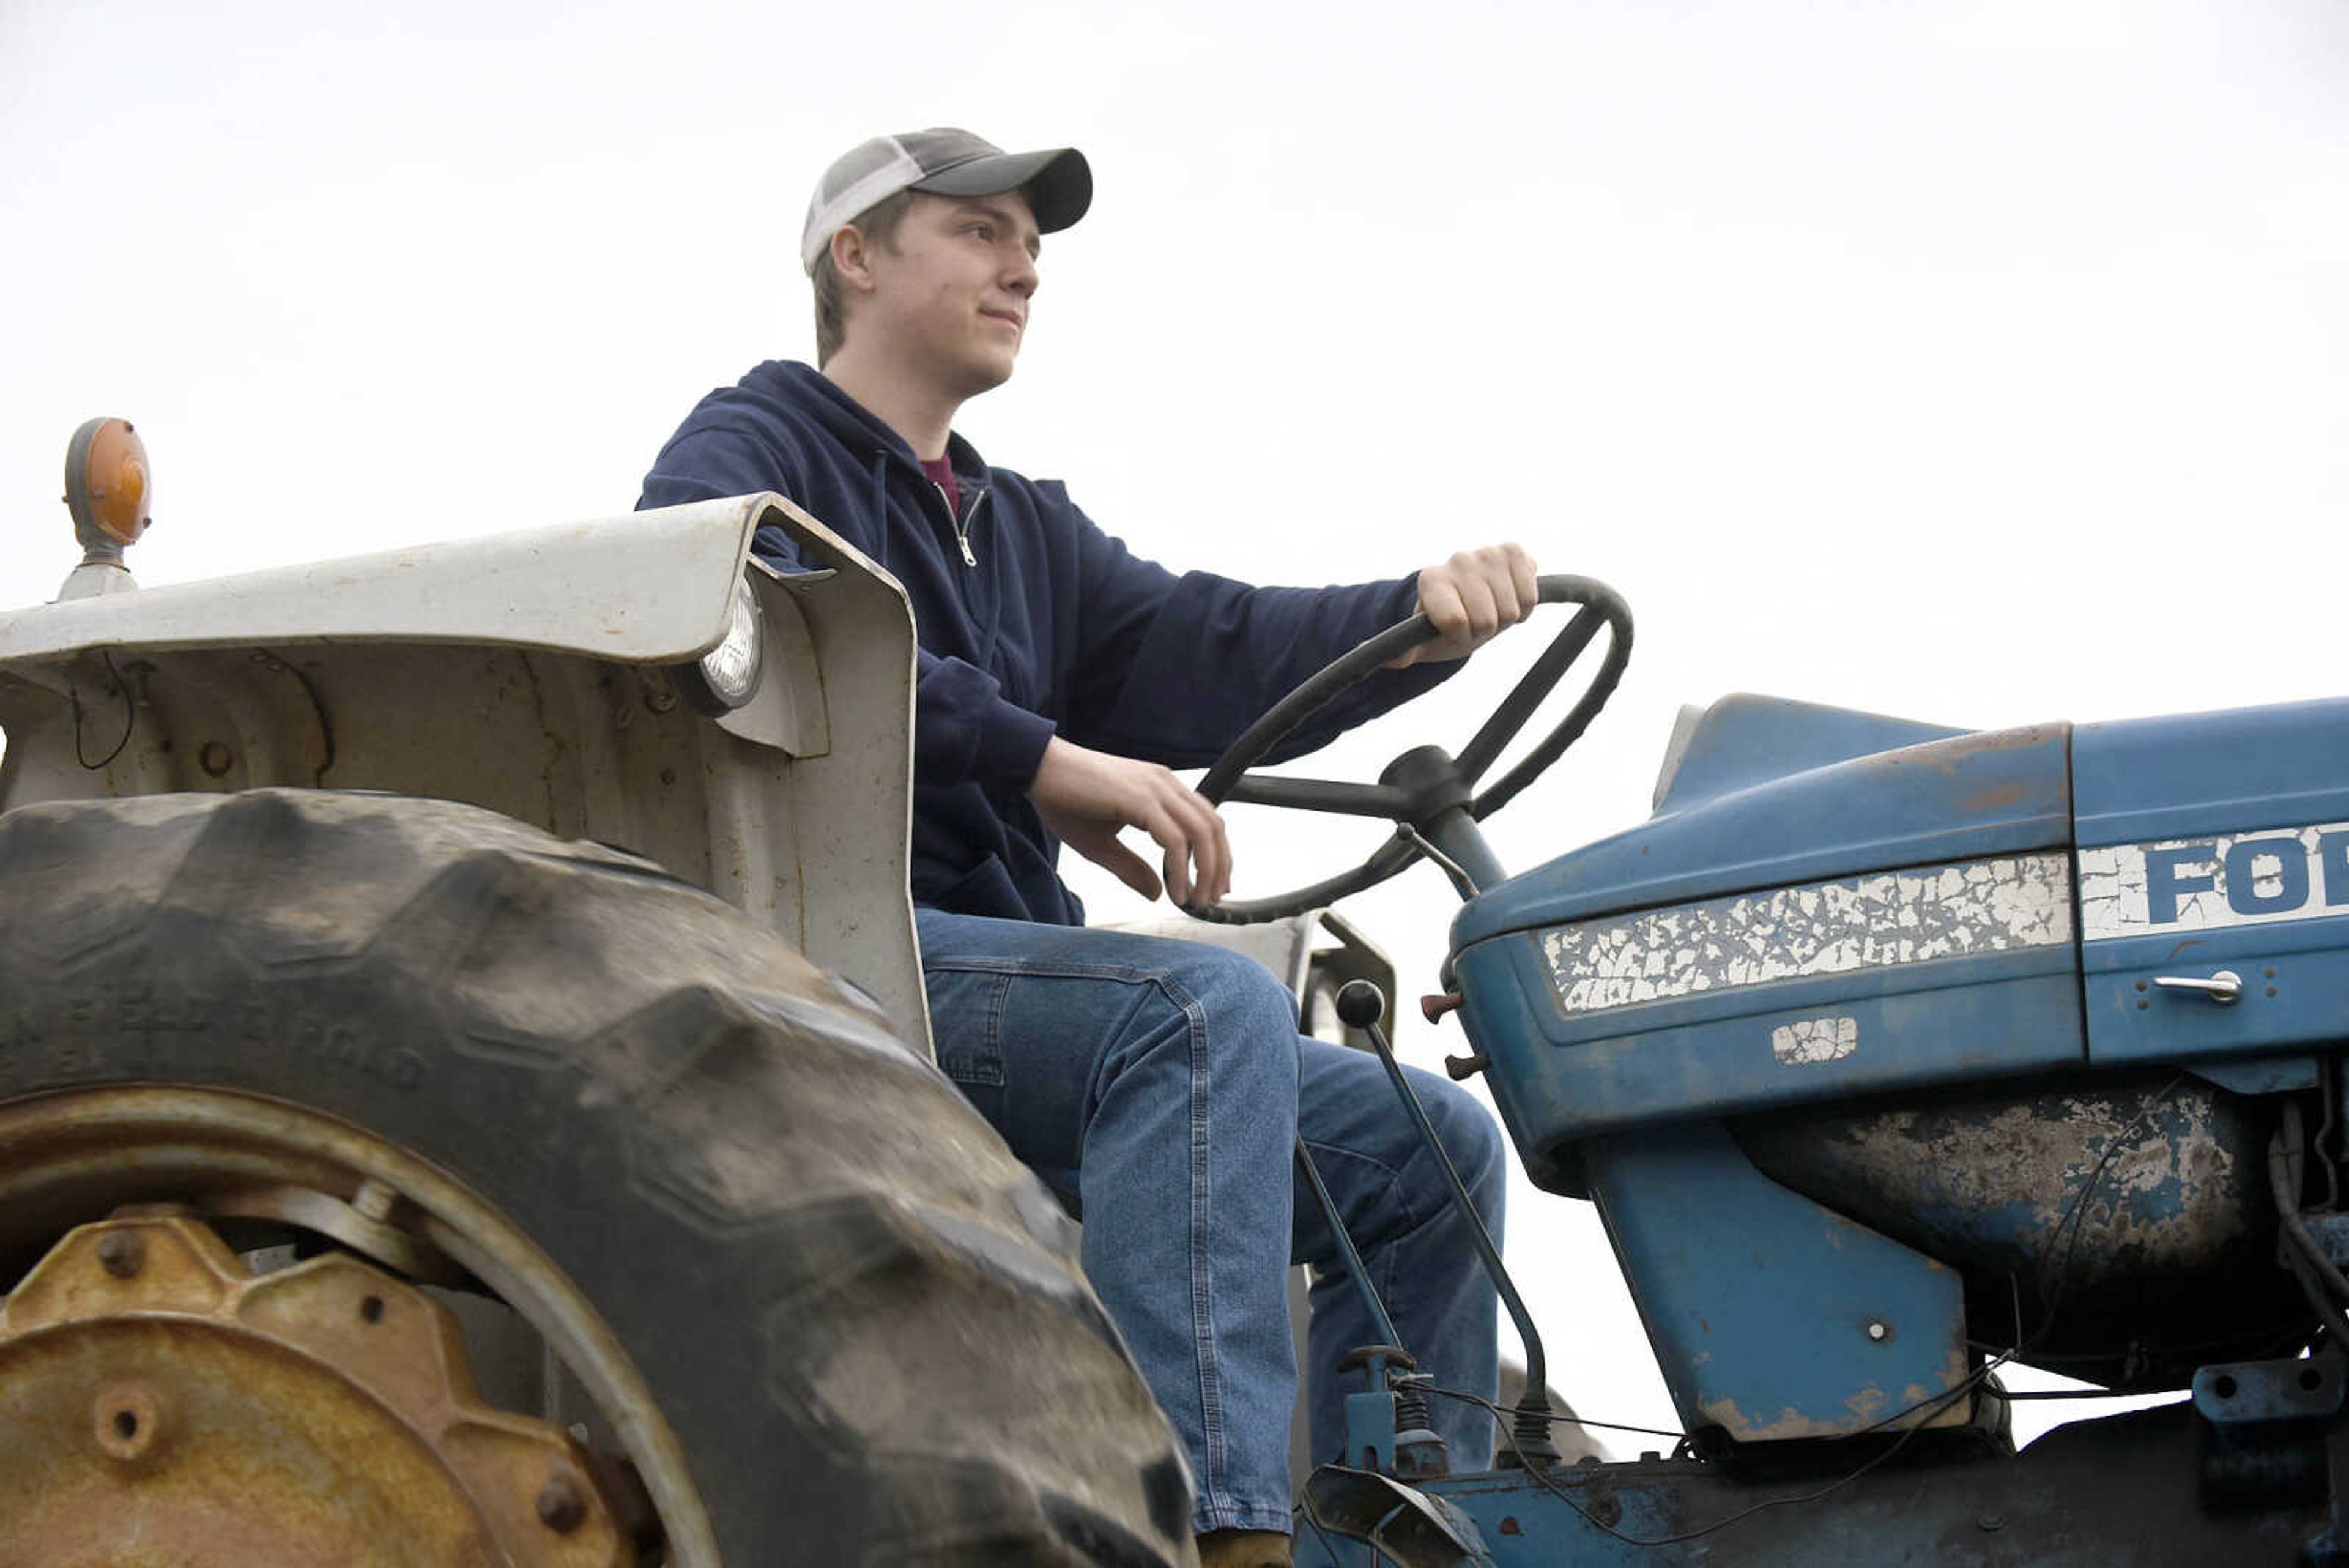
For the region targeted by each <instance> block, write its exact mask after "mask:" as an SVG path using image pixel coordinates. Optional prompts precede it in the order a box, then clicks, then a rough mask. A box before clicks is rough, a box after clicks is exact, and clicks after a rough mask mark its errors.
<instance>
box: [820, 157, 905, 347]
mask: <svg viewBox="0 0 2349 1568" xmlns="http://www.w3.org/2000/svg"><path fill="white" fill-rule="evenodd" d="M919 194H920V192H917V191H911V190H906V191H900V192H897V193H896V194H895V195H894V196H885V197H883V198H882V199H881V200H880V201H878V202H874V203H873V205H871V206H869V207H867V208H865V209H864V211H863V212H861V213H857V214H856V216H855V218H854V219H853V220H852V221H851V222H850V223H846V224H843V227H847V228H854V230H855V231H856V232H857V233H858V234H863V235H864V243H865V244H870V245H879V246H880V247H881V248H882V249H884V250H888V251H894V250H895V249H896V248H897V225H898V224H899V223H904V222H905V214H906V213H908V212H909V211H911V210H912V208H913V205H914V198H915V197H916V196H917V195H919ZM811 278H812V282H813V283H814V285H815V362H816V365H817V366H818V368H822V366H823V363H824V361H825V360H827V359H830V358H832V357H833V355H834V354H837V353H838V352H840V346H841V344H842V343H843V342H844V341H845V340H846V339H847V337H848V299H847V296H846V295H845V294H844V293H843V290H842V288H841V285H840V270H839V269H838V268H837V267H835V266H833V265H832V244H831V242H830V241H829V240H827V241H825V242H824V247H823V254H822V255H820V256H818V257H816V261H815V271H814V273H812V275H811Z"/></svg>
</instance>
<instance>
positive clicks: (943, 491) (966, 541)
mask: <svg viewBox="0 0 2349 1568" xmlns="http://www.w3.org/2000/svg"><path fill="white" fill-rule="evenodd" d="M930 488H931V489H932V490H935V491H936V492H937V493H938V499H939V500H940V501H944V502H946V504H947V521H948V522H950V523H952V524H954V533H955V543H956V544H957V545H961V546H962V564H963V565H964V566H978V556H976V555H974V554H972V552H971V548H970V525H971V524H973V523H975V522H977V521H978V509H979V508H980V507H981V506H983V505H985V504H987V492H986V491H985V490H979V491H978V492H976V493H973V494H972V496H971V498H970V512H969V514H968V516H963V517H957V516H956V515H955V510H954V503H953V501H951V500H949V499H948V498H947V487H946V486H945V485H943V484H940V483H938V482H937V481H936V480H935V479H934V480H932V481H930Z"/></svg>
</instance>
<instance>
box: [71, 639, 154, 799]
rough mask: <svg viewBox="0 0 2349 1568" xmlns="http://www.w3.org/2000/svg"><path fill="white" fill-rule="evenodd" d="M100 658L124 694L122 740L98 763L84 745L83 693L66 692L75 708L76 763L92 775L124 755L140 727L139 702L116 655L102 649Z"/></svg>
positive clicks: (118, 688) (115, 743) (116, 685)
mask: <svg viewBox="0 0 2349 1568" xmlns="http://www.w3.org/2000/svg"><path fill="white" fill-rule="evenodd" d="M98 658H99V659H102V660H104V661H105V664H106V673H107V674H108V675H109V676H111V677H112V678H113V680H114V686H115V690H117V691H120V692H121V693H122V739H120V740H119V741H117V742H114V750H112V751H110V752H109V753H106V755H104V756H102V757H100V758H98V761H96V762H91V761H90V760H89V753H88V750H86V749H85V748H84V747H83V745H82V741H81V692H80V691H78V689H68V690H67V692H66V700H67V701H68V702H69V703H71V704H72V706H73V726H74V761H76V762H78V763H80V764H81V765H82V766H83V767H84V768H85V769H87V770H88V771H89V772H91V773H96V772H98V769H100V768H102V767H105V766H106V765H107V764H108V763H111V762H112V761H114V759H115V758H117V757H119V756H120V755H121V754H122V748H123V747H125V746H127V745H129V743H130V732H132V731H133V730H135V729H137V728H138V727H139V703H138V701H137V699H135V698H134V697H132V696H131V694H130V683H129V681H127V680H123V679H122V672H121V671H120V670H117V669H115V668H114V655H113V654H112V653H111V652H110V651H109V650H108V649H103V648H101V649H98Z"/></svg>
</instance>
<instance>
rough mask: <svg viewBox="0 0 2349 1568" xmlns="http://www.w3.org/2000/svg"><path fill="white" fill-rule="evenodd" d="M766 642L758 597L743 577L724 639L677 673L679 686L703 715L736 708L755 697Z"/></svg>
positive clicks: (738, 586) (763, 666) (763, 661)
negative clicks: (679, 677) (680, 678)
mask: <svg viewBox="0 0 2349 1568" xmlns="http://www.w3.org/2000/svg"><path fill="white" fill-rule="evenodd" d="M766 641H767V639H766V634H765V628H764V624H763V622H762V621H761V617H760V614H759V596H758V593H757V592H756V591H755V590H754V589H753V588H752V587H750V579H749V578H748V577H744V578H742V579H741V580H740V581H738V582H737V583H736V584H735V585H734V602H733V604H732V605H731V606H730V607H729V608H728V610H727V612H726V636H725V639H723V640H722V641H720V642H719V645H718V646H717V647H715V648H713V649H710V650H709V652H707V653H705V654H703V655H702V656H701V657H700V658H699V659H697V660H696V661H695V662H693V663H692V664H690V665H688V666H687V667H686V668H685V669H684V670H679V671H678V674H679V675H680V676H681V677H682V678H683V679H682V680H680V681H679V684H680V685H682V686H684V687H685V689H686V693H687V695H688V696H689V697H691V698H692V699H693V700H694V705H695V706H696V707H698V708H699V709H701V710H702V711H704V712H708V713H723V712H726V711H729V710H730V709H735V708H740V706H742V704H743V703H745V702H748V701H750V699H751V698H753V697H755V696H757V695H758V694H759V677H760V675H761V673H762V672H763V671H764V670H765V669H766Z"/></svg>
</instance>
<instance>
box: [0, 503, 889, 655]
mask: <svg viewBox="0 0 2349 1568" xmlns="http://www.w3.org/2000/svg"><path fill="white" fill-rule="evenodd" d="M785 505H787V504H786V503H784V502H782V501H781V499H780V498H778V497H775V496H772V495H744V496H735V497H732V498H730V499H727V500H722V501H703V502H697V503H694V504H691V505H688V506H671V507H666V508H663V509H662V510H660V511H657V512H639V513H634V514H627V515H624V516H620V517H612V518H600V519H596V520H594V521H591V522H584V523H564V524H556V525H554V526H553V527H547V528H533V529H529V530H526V531H523V532H519V533H512V534H501V535H493V536H491V537H487V538H480V539H460V540H453V541H450V542H449V543H445V544H437V545H413V546H409V547H408V548H404V549H398V550H385V551H381V552H378V553H377V554H373V555H367V556H349V557H346V558H344V559H341V560H333V561H318V562H313V563H309V564H307V565H304V566H280V567H274V568H272V569H269V570H265V571H259V572H248V573H244V574H242V575H240V576H230V577H215V578H212V579H209V580H206V581H202V582H194V583H178V584H173V585H171V586H168V587H152V588H141V589H140V590H139V591H137V592H136V593H109V594H106V595H104V596H102V597H90V598H78V599H68V600H64V601H61V602H59V603H57V604H48V605H40V606H36V607H33V608H30V609H24V610H17V611H14V612H12V613H8V614H5V615H0V664H9V663H16V662H18V661H22V660H40V659H54V658H56V657H57V656H58V655H61V654H71V653H77V652H80V651H82V650H84V649H95V648H143V649H156V650H159V651H160V650H165V649H191V648H232V647H243V646H249V645H254V644H263V645H267V646H286V645H299V644H302V643H306V642H462V643H471V644H476V645H491V646H502V647H511V648H529V649H548V650H552V651H559V652H565V653H581V654H585V655H587V656H588V657H590V658H594V659H612V660H616V661H617V662H620V663H626V664H679V663H683V662H686V661H687V660H689V659H696V658H698V657H699V656H700V655H702V654H703V653H706V652H708V651H709V649H712V648H714V647H716V646H717V645H718V642H719V639H720V638H722V637H723V636H724V635H725V630H726V617H727V610H728V607H729V606H730V604H731V602H732V597H733V592H734V582H735V579H736V577H737V576H739V575H740V572H741V570H742V563H743V561H744V559H745V557H746V556H748V555H749V553H750V535H751V534H752V533H753V532H754V531H755V530H756V528H757V526H758V524H760V523H761V521H763V520H765V519H766V518H767V517H768V516H769V514H771V513H774V512H780V511H781V508H783V507H784V506H785ZM807 526H809V527H810V528H812V529H813V530H814V532H815V533H816V534H817V535H819V536H821V537H822V538H823V540H824V541H825V542H826V544H827V545H828V546H832V547H836V549H837V550H839V551H843V552H845V553H846V554H847V555H848V556H854V555H855V553H854V551H853V550H849V549H848V547H847V546H846V545H842V544H840V543H839V541H838V540H837V539H835V538H833V537H832V536H831V535H829V534H826V533H825V532H824V531H823V530H822V529H821V528H819V527H816V526H815V525H814V524H812V523H811V524H807ZM859 559H860V560H861V558H859Z"/></svg>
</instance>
